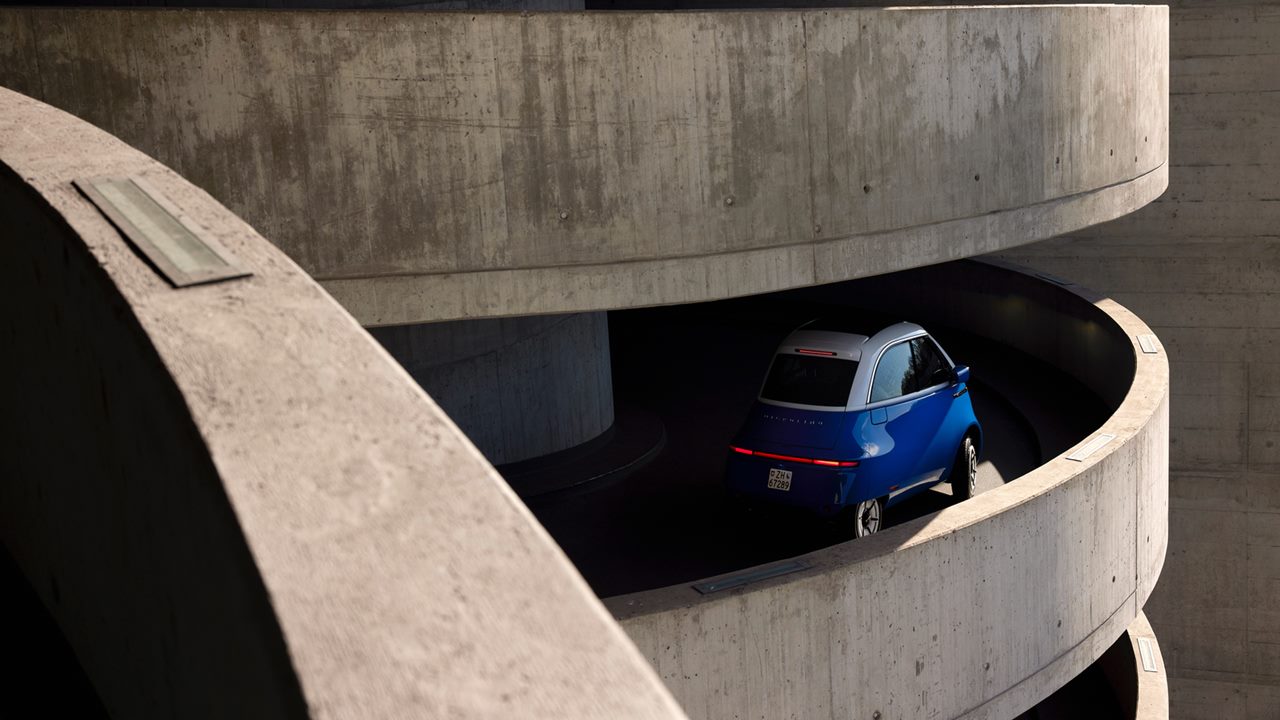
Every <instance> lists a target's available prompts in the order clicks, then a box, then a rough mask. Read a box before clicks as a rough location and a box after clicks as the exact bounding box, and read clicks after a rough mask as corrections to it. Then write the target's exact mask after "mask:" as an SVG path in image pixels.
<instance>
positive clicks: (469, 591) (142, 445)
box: [0, 90, 683, 718]
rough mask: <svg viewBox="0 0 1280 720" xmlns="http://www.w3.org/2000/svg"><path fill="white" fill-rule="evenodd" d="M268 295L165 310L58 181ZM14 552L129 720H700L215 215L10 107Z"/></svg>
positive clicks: (464, 461)
mask: <svg viewBox="0 0 1280 720" xmlns="http://www.w3.org/2000/svg"><path fill="white" fill-rule="evenodd" d="M101 175H129V176H140V177H144V178H146V179H147V180H148V181H149V182H150V183H152V184H153V185H155V186H156V187H158V188H159V190H160V192H161V193H163V194H164V195H165V196H166V197H167V198H168V199H169V200H170V201H172V202H174V203H175V204H177V205H178V206H180V207H181V208H182V210H183V212H185V213H186V214H187V215H188V216H189V217H190V218H191V219H192V221H193V222H194V223H196V224H197V225H199V226H201V227H203V228H204V230H205V231H207V232H208V233H209V234H211V235H212V236H213V237H216V238H217V239H218V240H219V241H220V242H221V243H222V244H223V245H225V246H226V247H228V248H229V249H230V250H231V251H232V253H234V255H235V256H236V258H237V260H238V261H239V263H240V264H241V265H242V266H243V267H244V268H246V269H248V270H250V271H252V272H253V276H252V277H249V278H244V279H238V280H232V281H228V282H222V283H216V284H211V285H201V286H193V287H188V288H183V289H175V288H173V287H171V286H170V285H169V284H167V283H166V282H165V281H164V280H163V279H161V277H160V276H159V275H158V274H157V273H156V272H154V271H153V270H152V269H151V268H150V267H149V266H148V265H147V264H146V263H144V262H143V261H142V260H141V259H140V258H139V256H138V255H137V254H136V253H134V252H133V251H132V250H131V249H130V247H129V246H128V245H126V244H125V243H124V241H123V240H122V239H121V237H120V235H119V234H118V233H117V232H116V231H115V230H114V229H113V228H112V226H111V225H109V224H108V223H107V221H106V220H105V219H104V218H103V217H102V216H101V215H100V214H99V213H98V211H97V210H95V209H94V208H93V206H91V205H90V204H89V203H88V202H87V201H86V200H85V199H84V198H82V197H81V196H80V195H79V194H78V193H77V192H76V191H75V189H74V188H73V187H72V186H71V184H70V181H71V180H72V179H73V178H79V177H95V176H101ZM0 222H3V223H4V226H5V227H6V228H7V231H6V233H5V235H4V238H3V240H2V241H0V297H2V298H3V303H0V333H2V335H0V336H2V337H3V338H4V343H3V344H4V348H5V350H4V352H3V353H0V376H3V377H4V378H5V387H6V388H7V390H6V395H5V402H3V403H0V433H3V435H4V437H5V440H6V442H5V445H4V447H5V451H4V452H3V453H0V478H3V482H0V537H2V539H3V542H4V543H5V545H6V547H7V548H8V549H9V551H10V552H11V553H12V555H13V556H14V558H15V559H16V561H17V562H18V564H19V565H20V566H21V568H22V569H23V571H24V572H25V574H26V575H27V577H28V578H29V579H30V581H31V583H32V585H33V586H34V587H35V588H36V589H37V590H38V591H39V593H40V594H41V596H42V599H43V600H44V602H45V603H46V605H48V607H49V609H50V612H51V614H52V615H53V616H54V617H55V619H56V620H57V621H58V623H59V625H60V626H61V628H62V630H63V632H64V634H65V635H66V637H67V639H68V641H69V642H70V644H71V646H72V647H73V649H74V650H75V652H76V655H77V657H78V658H79V660H80V662H81V664H82V665H83V666H84V669H85V671H86V673H87V675H88V677H89V678H90V679H91V681H92V682H93V684H94V686H95V688H96V689H97V691H98V693H99V694H100V695H101V697H102V699H103V701H104V704H105V706H106V708H107V709H108V710H109V712H110V713H111V714H112V715H113V716H118V717H184V718H186V717H218V718H226V717H305V716H312V717H325V718H338V717H360V718H365V717H408V716H427V717H517V716H518V717H541V718H566V717H570V718H586V717H635V718H640V717H644V718H660V717H672V718H674V717H683V715H682V713H681V712H680V710H679V708H678V707H677V706H676V705H675V703H674V702H673V701H672V699H671V696H670V694H669V693H668V692H667V691H666V690H665V689H664V688H663V686H662V684H661V683H660V682H659V681H658V680H657V678H656V677H655V676H654V674H653V671H652V670H651V669H650V668H649V667H648V666H647V665H646V663H645V662H644V660H643V658H642V657H641V656H640V655H639V654H638V653H637V652H636V649H635V647H634V646H633V645H632V644H631V643H630V642H629V641H628V640H627V638H626V636H625V635H624V634H623V633H622V631H621V630H620V629H619V628H618V626H617V625H616V624H615V622H614V621H613V620H612V619H611V618H610V617H609V616H608V614H607V613H606V612H605V610H604V608H603V607H602V606H601V605H600V603H599V601H597V600H596V599H595V597H594V596H593V595H592V593H591V591H590V589H589V588H588V587H587V585H586V583H585V582H583V581H582V579H581V578H580V577H579V576H578V574H577V573H576V572H575V571H574V569H573V568H572V566H571V565H570V564H569V562H568V560H567V559H566V558H565V557H564V556H563V554H562V553H561V552H560V551H559V549H558V548H557V547H556V546H555V544H554V543H553V542H552V541H551V539H550V538H549V537H548V536H547V535H546V533H545V532H544V531H543V530H542V529H541V527H540V526H539V525H538V524H537V522H536V521H535V520H534V519H533V517H532V516H531V515H530V514H529V513H528V511H527V510H526V509H525V508H524V507H523V506H522V505H521V504H520V503H519V501H518V500H517V499H516V498H515V496H514V495H513V494H512V493H511V491H510V490H509V489H508V488H507V487H506V485H505V484H504V483H503V482H502V480H501V479H500V478H499V477H498V476H497V475H496V474H495V472H494V471H493V469H492V468H491V467H490V466H488V465H487V464H486V463H485V462H484V460H483V459H482V458H481V457H480V455H479V454H478V453H477V452H476V450H475V449H474V448H473V447H472V446H471V445H470V444H469V443H468V442H467V441H466V439H465V438H464V437H463V436H462V435H461V433H459V432H458V430H457V429H456V428H455V427H454V426H453V425H452V424H451V423H450V422H449V421H448V419H447V418H446V417H445V416H444V415H443V413H441V412H440V410H439V409H438V408H437V407H436V406H435V405H434V404H433V403H432V402H431V400H430V399H429V398H428V397H427V396H426V395H425V394H424V393H423V392H422V391H421V390H420V389H419V388H418V387H417V386H416V385H415V384H414V383H413V381H412V380H411V379H410V378H409V376H408V375H407V374H406V373H405V372H404V370H403V369H401V368H400V367H399V366H398V365H396V364H395V362H394V361H393V360H392V359H391V358H390V357H389V356H388V355H387V353H386V352H385V351H384V350H383V349H382V348H381V347H380V346H379V345H378V344H377V343H376V342H375V341H374V340H373V339H372V338H371V337H369V335H368V334H367V333H365V332H364V331H363V330H361V329H360V327H359V326H358V325H357V324H356V322H355V321H354V320H353V319H352V318H351V317H350V316H349V315H348V314H346V313H345V312H344V311H343V310H342V309H341V308H340V307H339V306H338V304H337V303H335V302H334V301H333V299H332V298H330V297H329V296H328V295H326V294H325V293H324V292H323V291H322V290H321V289H320V287H319V286H318V285H316V283H315V282H314V281H312V280H311V279H310V278H308V277H307V276H306V274H305V273H304V272H303V271H302V270H301V269H300V268H298V267H297V266H296V265H295V264H294V263H292V262H291V261H289V260H288V258H287V257H285V255H284V254H283V253H281V252H280V251H278V250H277V249H275V248H274V247H272V246H271V245H270V244H269V243H267V242H266V241H265V240H263V239H262V238H261V237H260V236H259V235H257V234H256V233H255V232H254V231H253V230H252V229H250V228H249V227H248V226H247V225H246V224H244V223H243V222H242V221H240V220H238V219H237V218H236V217H235V216H233V215H232V214H231V213H230V212H228V211H227V210H226V209H225V208H223V207H222V206H221V205H219V204H218V203H217V202H216V201H215V200H213V199H212V198H211V197H209V196H208V195H207V194H205V193H204V192H202V191H201V190H199V189H197V188H196V187H194V186H192V185H191V184H189V183H188V182H186V181H185V180H183V179H182V178H180V177H179V176H178V175H176V174H175V173H173V172H172V171H170V170H168V169H167V168H165V167H163V166H162V165H160V164H159V163H157V162H155V161H153V160H151V159H149V158H147V157H146V156H144V155H142V154H141V153H139V152H137V151H136V150H133V149H132V148H130V147H128V146H126V145H125V144H124V143H122V142H120V141H119V140H117V139H115V138H112V137H111V136H109V135H107V134H106V133H104V132H102V131H100V130H98V129H96V128H93V127H91V126H89V125H87V124H86V123H84V122H81V121H79V120H76V119H75V118H73V117H71V116H70V115H67V114H65V113H62V112H59V111H57V110H54V109H53V108H50V107H48V106H45V105H42V104H40V103H38V102H36V101H34V100H31V99H30V98H26V97H23V96H21V95H18V94H16V93H12V92H9V91H7V90H0Z"/></svg>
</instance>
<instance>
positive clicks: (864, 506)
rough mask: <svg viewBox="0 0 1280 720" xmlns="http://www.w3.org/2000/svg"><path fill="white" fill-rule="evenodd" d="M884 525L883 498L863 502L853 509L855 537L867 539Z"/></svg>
mask: <svg viewBox="0 0 1280 720" xmlns="http://www.w3.org/2000/svg"><path fill="white" fill-rule="evenodd" d="M883 523H884V501H883V500H882V499H881V498H872V499H870V500H863V501H862V502H860V503H858V504H857V506H856V507H854V508H853V535H854V537H866V536H868V535H870V534H872V533H874V532H876V531H877V530H879V529H880V526H881V525H882V524H883Z"/></svg>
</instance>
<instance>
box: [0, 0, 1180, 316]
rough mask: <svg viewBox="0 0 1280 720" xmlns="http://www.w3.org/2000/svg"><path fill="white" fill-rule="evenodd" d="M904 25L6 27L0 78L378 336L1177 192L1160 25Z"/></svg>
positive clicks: (924, 249)
mask: <svg viewBox="0 0 1280 720" xmlns="http://www.w3.org/2000/svg"><path fill="white" fill-rule="evenodd" d="M900 10H902V9H897V8H895V9H866V8H850V9H839V10H831V9H815V10H799V11H797V10H777V11H749V12H693V13H683V12H681V13H550V14H532V15H527V16H526V15H514V14H475V13H445V14H435V13H375V14H367V13H342V12H315V13H310V12H275V13H260V12H252V11H217V12H207V11H184V12H173V13H154V12H146V11H134V10H121V11H96V12H93V11H79V10H57V11H55V10H6V11H0V38H5V39H7V40H9V42H7V43H2V44H0V60H3V62H0V68H2V69H0V84H5V85H8V86H10V87H14V88H15V89H18V90H21V91H24V92H28V93H30V94H32V95H35V96H37V97H40V98H41V99H44V100H46V101H48V102H50V103H52V104H54V105H57V106H60V107H63V108H64V109H67V110H68V111H70V112H73V113H74V114H77V115H80V116H81V117H84V118H86V119H88V120H90V121H91V122H94V123H95V124H99V125H101V126H102V127H104V128H106V129H108V130H110V131H112V132H113V133H115V134H117V135H118V136H120V137H122V138H124V139H126V140H127V141H129V142H131V143H133V144H135V145H137V146H138V147H140V148H141V149H143V150H145V151H147V152H149V153H151V154H153V155H155V156H156V157H159V158H160V159H162V160H164V161H166V162H167V163H169V164H170V165H171V166H173V167H175V168H176V169H178V170H179V171H180V172H182V173H183V174H184V175H186V176H188V177H191V178H192V179H193V180H194V181H195V182H197V184H198V185H200V186H202V187H207V188H209V189H210V191H211V192H212V193H213V194H214V195H215V196H217V197H218V198H219V199H220V200H222V201H223V202H224V203H226V204H227V205H228V206H229V207H231V208H232V209H234V210H236V211H237V212H238V213H239V214H240V215H242V216H243V217H245V218H246V219H248V220H249V221H250V222H251V223H253V224H254V225H255V226H257V227H259V228H261V229H262V230H263V231H264V233H265V234H266V235H268V236H269V237H271V238H272V239H273V241H274V242H276V243H278V244H279V245H280V247H281V248H282V249H284V250H285V251H286V252H287V253H288V254H289V255H290V256H291V257H293V258H294V259H295V260H297V261H298V262H299V263H300V264H301V265H302V266H303V267H304V268H305V269H306V270H307V271H308V272H310V273H311V274H312V275H313V276H315V277H317V278H319V279H321V280H322V281H323V282H324V283H325V286H326V288H327V289H329V290H330V291H331V292H333V293H334V294H335V296H336V297H337V298H338V299H339V301H340V302H342V303H343V304H344V305H345V306H346V307H348V308H349V309H351V310H352V311H353V312H354V313H355V314H356V316H357V317H358V318H359V319H360V321H361V322H363V323H366V324H402V323H410V322H422V321H431V320H443V319H458V318H466V317H486V316H501V315H518V314H532V313H553V312H574V311H582V310H595V309H603V308H617V307H630V306H638V305H645V304H666V303H674V302H695V301H699V300H708V299H715V298H721V297H729V296H733V295H740V294H749V293H754V292H767V291H770V290H777V289H783V288H787V287H798V286H802V285H810V284H816V283H822V282H830V281H833V280H840V279H848V278H852V277H862V276H867V275H873V274H878V273H883V272H889V271H892V270H898V269H903V268H907V267H914V266H919V265H924V264H929V263H934V262H942V261H945V260H950V259H955V258H957V257H966V256H971V255H977V254H982V253H985V252H990V251H994V250H998V249H1002V248H1006V247H1010V246H1013V245H1017V244H1022V243H1026V242H1030V241H1033V240H1036V239H1041V238H1044V237H1049V236H1051V235H1054V234H1058V233H1062V232H1065V231H1068V230H1073V229H1077V228H1080V227H1084V226H1086V225H1090V224H1094V223H1098V222H1101V221H1104V220H1108V219H1112V218H1114V217H1117V216H1119V215H1122V214H1125V213H1127V212H1131V211H1132V210H1133V209H1136V207H1138V206H1140V205H1142V204H1144V203H1145V202H1148V201H1150V200H1151V199H1152V198H1154V197H1155V195H1157V194H1159V191H1160V190H1163V187H1164V183H1163V181H1161V182H1159V183H1156V182H1154V181H1152V180H1151V179H1148V180H1147V181H1146V182H1143V180H1142V178H1144V177H1146V176H1148V175H1150V174H1151V173H1153V171H1157V170H1158V169H1159V168H1161V167H1163V164H1164V162H1165V160H1166V158H1167V142H1166V135H1167V125H1168V123H1167V102H1166V98H1167V69H1168V45H1167V32H1168V11H1167V8H1165V7H1163V6H1088V7H1079V6H1054V7H1046V6H1025V7H1024V6H1016V7H962V8H955V7H946V8H927V9H911V12H902V11H900ZM137 52H142V53H143V54H144V55H145V57H140V58H137V59H139V60H140V61H136V62H135V61H133V60H131V58H132V57H133V56H132V55H131V54H132V53H137ZM1139 186H1140V187H1139ZM1157 186H1158V189H1157ZM886 233H887V234H890V235H893V236H894V237H893V240H892V242H887V241H886V240H885V238H883V237H881V235H882V234H886ZM682 263H683V264H687V267H686V266H682Z"/></svg>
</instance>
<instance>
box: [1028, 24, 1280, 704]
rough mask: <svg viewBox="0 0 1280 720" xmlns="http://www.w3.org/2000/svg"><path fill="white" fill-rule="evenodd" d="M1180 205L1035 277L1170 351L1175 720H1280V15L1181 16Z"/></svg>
mask: <svg viewBox="0 0 1280 720" xmlns="http://www.w3.org/2000/svg"><path fill="white" fill-rule="evenodd" d="M1170 52H1171V54H1172V57H1171V81H1170V82H1171V84H1170V94H1171V97H1170V101H1171V105H1172V125H1171V138H1170V141H1171V144H1172V164H1171V169H1170V185H1169V192H1168V193H1167V194H1166V195H1165V196H1164V197H1162V198H1161V199H1160V200H1159V201H1157V202H1156V203H1154V204H1153V205H1151V206H1150V207H1149V208H1147V209H1144V210H1143V211H1141V212H1139V213H1136V214H1134V215H1133V216H1131V217H1129V218H1126V219H1124V220H1121V221H1118V222H1115V223H1112V224H1108V225H1105V226H1101V227H1099V228H1096V229H1094V230H1091V231H1089V232H1087V233H1082V234H1078V235H1075V236H1072V237H1071V238H1069V239H1064V240H1060V241H1053V242H1049V243H1044V244H1042V245H1035V246H1031V247H1029V248H1027V249H1026V251H1025V252H1023V253H1019V259H1020V260H1021V261H1023V262H1027V263H1030V264H1033V265H1034V266H1036V267H1038V268H1042V269H1044V270H1046V271H1048V272H1052V273H1055V274H1057V275H1061V276H1063V277H1068V278H1072V279H1075V280H1078V281H1080V282H1082V283H1085V284H1088V285H1090V286H1092V287H1095V288H1098V289H1099V290H1101V291H1104V292H1106V293H1107V294H1109V295H1110V296H1111V297H1114V298H1116V299H1117V300H1118V301H1120V302H1123V303H1124V304H1125V305H1126V306H1128V307H1130V308H1133V309H1134V311H1135V312H1137V313H1139V314H1140V315H1141V316H1142V317H1143V318H1144V319H1145V320H1146V321H1147V322H1149V323H1150V324H1151V325H1152V327H1154V328H1155V329H1156V330H1157V332H1159V334H1160V337H1161V339H1162V340H1164V342H1165V343H1166V344H1167V345H1168V347H1169V354H1170V363H1171V372H1172V382H1171V387H1172V417H1171V419H1170V426H1171V438H1170V440H1171V447H1170V483H1171V488H1170V492H1171V504H1172V516H1171V518H1170V524H1171V528H1172V530H1171V537H1170V544H1169V548H1170V552H1169V562H1168V564H1167V565H1166V568H1165V573H1164V578H1163V580H1162V581H1161V585H1160V587H1159V589H1158V590H1157V591H1156V592H1155V594H1154V595H1153V596H1152V599H1151V603H1150V604H1149V605H1148V606H1147V613H1148V615H1149V616H1150V618H1151V624H1152V626H1153V627H1154V628H1155V629H1156V632H1157V633H1158V634H1159V636H1160V643H1161V646H1162V648H1163V650H1164V653H1165V657H1166V659H1167V660H1168V664H1169V675H1170V678H1171V680H1170V695H1171V706H1172V716H1173V717H1174V718H1179V719H1185V720H1192V719H1196V720H1198V719H1201V718H1204V719H1206V720H1210V719H1212V720H1219V719H1225V720H1243V719H1246V718H1247V719H1248V720H1272V719H1274V718H1278V717H1280V603H1278V602H1277V601H1278V600H1280V352H1278V351H1280V231H1278V230H1277V228H1280V202H1276V200H1277V198H1280V192H1278V191H1277V187H1278V186H1280V72H1278V69H1280V3H1277V2H1275V1H1274V0H1259V1H1258V2H1250V3H1217V2H1183V3H1178V4H1177V5H1176V6H1175V8H1174V9H1173V11H1172V14H1171V48H1170Z"/></svg>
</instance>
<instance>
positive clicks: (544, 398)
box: [370, 312, 613, 465]
mask: <svg viewBox="0 0 1280 720" xmlns="http://www.w3.org/2000/svg"><path fill="white" fill-rule="evenodd" d="M370 332H371V333H373V336H374V337H375V338H377V340H378V342H380V343H382V345H383V346H384V347H386V348H387V350H388V351H389V352H390V353H391V354H392V356H394V357H395V358H396V360H397V361H399V362H400V364H401V365H403V366H404V367H405V369H407V370H408V371H409V374H410V375H412V376H413V378H414V379H415V380H417V381H418V383H419V384H420V385H422V387H423V388H424V389H425V390H426V391H427V393H428V394H430V395H431V397H432V398H433V399H434V400H435V401H436V402H437V403H439V404H440V407H441V408H442V409H444V411H445V412H446V413H448V414H449V417H450V418H451V419H452V420H453V421H454V422H455V423H457V424H458V427H459V428H461V429H462V431H463V432H465V433H466V434H467V437H468V438H470V439H471V441H472V442H473V443H475V444H476V447H478V448H480V451H481V452H483V453H484V454H485V457H487V458H488V459H489V461H490V462H492V463H493V464H495V465H500V464H503V463H511V462H517V461H519V460H526V459H528V458H532V457H537V456H539V455H546V454H547V453H552V452H555V451H557V450H564V449H566V448H570V447H573V446H575V445H579V444H581V443H584V442H586V441H588V440H591V439H592V438H595V437H597V436H599V435H600V434H601V433H603V432H604V431H605V430H608V429H609V427H610V426H611V425H612V424H613V382H612V375H611V373H610V368H609V324H608V319H607V317H606V315H605V313H603V312H594V313H578V314H573V315H545V316H537V317H523V318H502V319H492V320H462V321H458V322H445V323H425V324H421V325H399V326H393V327H382V328H373V329H371V330H370Z"/></svg>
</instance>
